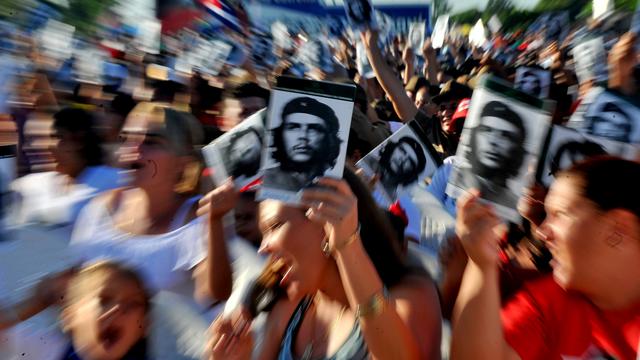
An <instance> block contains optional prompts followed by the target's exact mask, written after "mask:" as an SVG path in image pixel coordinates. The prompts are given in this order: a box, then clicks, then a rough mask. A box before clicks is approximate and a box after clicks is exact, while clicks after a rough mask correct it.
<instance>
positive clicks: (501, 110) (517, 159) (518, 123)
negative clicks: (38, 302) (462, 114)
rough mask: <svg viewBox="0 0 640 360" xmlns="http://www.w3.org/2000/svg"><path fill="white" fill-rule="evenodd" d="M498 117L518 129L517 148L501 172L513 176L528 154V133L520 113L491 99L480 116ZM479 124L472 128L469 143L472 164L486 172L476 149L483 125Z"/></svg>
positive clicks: (516, 173)
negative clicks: (526, 143) (525, 144)
mask: <svg viewBox="0 0 640 360" xmlns="http://www.w3.org/2000/svg"><path fill="white" fill-rule="evenodd" d="M485 116H490V117H497V118H499V119H502V120H504V121H506V122H508V123H510V124H512V125H514V126H515V127H516V128H517V129H518V139H516V140H515V141H514V142H515V144H516V145H517V146H516V150H515V151H514V153H513V154H511V156H509V160H510V161H509V164H508V166H507V168H506V169H504V171H501V172H500V174H499V175H500V176H503V177H504V178H511V177H514V176H516V175H518V172H519V170H520V167H521V166H522V163H523V162H524V156H525V154H526V149H525V147H524V141H525V139H526V138H527V136H526V133H527V130H526V129H525V127H524V122H523V121H522V118H520V115H518V114H517V113H516V112H515V111H513V110H511V108H509V107H508V106H507V105H505V104H503V103H501V102H499V101H491V102H489V103H487V104H486V105H485V106H484V108H483V109H482V112H481V113H480V117H485ZM480 125H482V124H480ZM480 125H478V126H476V127H475V128H473V129H471V139H470V141H469V145H470V146H471V154H470V156H471V165H472V166H473V167H474V168H476V171H477V170H479V172H480V173H482V172H484V166H483V165H482V163H480V161H479V160H478V158H477V156H476V155H477V154H476V152H475V150H474V149H476V141H477V140H476V135H477V133H478V128H480V127H481V126H480Z"/></svg>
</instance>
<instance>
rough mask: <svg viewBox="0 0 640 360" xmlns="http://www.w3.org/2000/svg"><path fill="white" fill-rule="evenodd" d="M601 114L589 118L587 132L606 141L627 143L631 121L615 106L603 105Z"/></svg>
mask: <svg viewBox="0 0 640 360" xmlns="http://www.w3.org/2000/svg"><path fill="white" fill-rule="evenodd" d="M602 109H603V110H602V111H601V112H599V113H598V114H595V116H592V117H590V118H589V120H590V126H589V132H590V133H591V134H593V135H596V136H602V137H605V138H607V139H611V140H615V141H622V142H629V135H630V132H631V119H630V118H629V116H628V115H627V114H626V113H624V112H623V111H622V110H621V109H620V108H619V107H618V106H616V105H613V104H611V105H605V106H604V107H603V108H602Z"/></svg>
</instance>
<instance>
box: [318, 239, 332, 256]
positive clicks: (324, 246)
mask: <svg viewBox="0 0 640 360" xmlns="http://www.w3.org/2000/svg"><path fill="white" fill-rule="evenodd" d="M320 249H321V250H322V255H324V257H325V258H327V259H328V258H330V257H331V245H330V244H329V237H328V236H325V237H324V239H322V242H321V243H320Z"/></svg>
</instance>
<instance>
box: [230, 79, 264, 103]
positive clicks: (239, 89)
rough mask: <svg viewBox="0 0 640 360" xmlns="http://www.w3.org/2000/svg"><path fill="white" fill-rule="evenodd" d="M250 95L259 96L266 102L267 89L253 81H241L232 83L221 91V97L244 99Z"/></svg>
mask: <svg viewBox="0 0 640 360" xmlns="http://www.w3.org/2000/svg"><path fill="white" fill-rule="evenodd" d="M250 97H259V98H261V99H264V101H265V102H267V103H268V102H269V90H267V89H265V88H263V87H260V86H258V84H256V83H253V82H243V83H240V84H237V85H232V86H231V87H230V88H228V89H226V90H225V91H224V92H223V93H222V98H223V99H246V98H250Z"/></svg>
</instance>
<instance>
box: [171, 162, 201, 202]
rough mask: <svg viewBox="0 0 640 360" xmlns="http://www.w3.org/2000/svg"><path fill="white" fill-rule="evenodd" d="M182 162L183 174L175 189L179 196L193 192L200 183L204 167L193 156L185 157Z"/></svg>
mask: <svg viewBox="0 0 640 360" xmlns="http://www.w3.org/2000/svg"><path fill="white" fill-rule="evenodd" d="M181 162H182V174H181V176H180V179H179V180H178V183H177V184H176V185H175V186H174V187H173V189H174V191H175V192H177V193H179V194H188V193H191V192H193V191H194V190H195V189H196V187H197V186H198V183H199V182H200V175H201V172H202V165H201V164H200V162H199V161H197V160H196V159H194V158H193V157H191V156H188V157H183V158H182V160H181Z"/></svg>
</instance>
